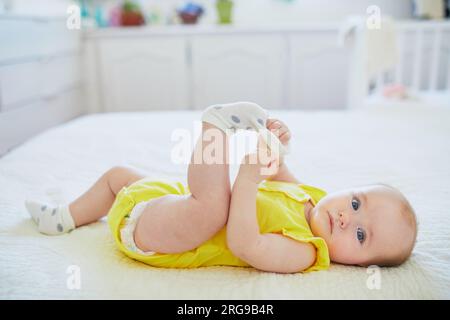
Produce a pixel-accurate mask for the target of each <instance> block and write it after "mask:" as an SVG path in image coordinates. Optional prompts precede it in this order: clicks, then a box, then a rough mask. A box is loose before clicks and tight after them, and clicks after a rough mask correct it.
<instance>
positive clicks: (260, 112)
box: [202, 102, 288, 155]
mask: <svg viewBox="0 0 450 320" xmlns="http://www.w3.org/2000/svg"><path fill="white" fill-rule="evenodd" d="M267 118H268V113H267V111H266V110H265V109H263V108H262V107H261V106H259V105H258V104H256V103H253V102H235V103H228V104H217V105H212V106H209V107H208V108H206V109H205V111H203V114H202V121H204V122H207V123H210V124H213V125H215V126H216V127H218V128H219V129H221V130H222V131H224V132H226V133H227V134H229V133H234V132H236V130H238V129H241V130H254V131H258V132H259V133H260V134H261V137H262V138H263V139H264V140H265V142H266V143H267V145H268V146H269V148H270V149H271V150H275V151H276V152H278V153H279V154H282V155H283V154H286V153H287V152H288V149H287V147H286V146H283V145H282V144H281V143H280V141H279V140H278V138H277V137H276V136H275V135H274V134H273V133H272V132H270V131H269V130H268V129H267V128H266V121H267Z"/></svg>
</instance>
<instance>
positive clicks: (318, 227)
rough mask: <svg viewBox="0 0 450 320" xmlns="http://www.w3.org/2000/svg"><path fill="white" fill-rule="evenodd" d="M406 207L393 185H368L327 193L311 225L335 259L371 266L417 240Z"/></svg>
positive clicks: (319, 204)
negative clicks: (414, 239) (405, 214)
mask: <svg viewBox="0 0 450 320" xmlns="http://www.w3.org/2000/svg"><path fill="white" fill-rule="evenodd" d="M403 208H404V205H403V202H402V200H401V199H400V197H399V195H398V194H396V193H395V192H394V191H393V190H391V189H390V188H388V187H385V186H368V187H363V188H359V189H351V190H346V191H340V192H336V193H332V194H329V195H327V196H325V197H324V198H322V199H321V200H320V201H319V202H318V203H317V205H316V206H315V207H314V208H313V210H312V211H311V213H310V217H309V224H310V227H311V230H312V232H313V234H314V235H316V236H319V237H321V238H323V239H324V240H325V242H326V243H327V245H328V249H329V252H330V258H331V260H332V261H334V262H337V263H343V264H352V265H367V264H368V262H369V261H371V260H373V259H377V258H379V257H386V256H393V255H395V254H396V253H397V252H399V250H401V249H402V248H403V247H405V246H406V244H407V243H411V241H413V240H412V238H413V237H414V229H413V228H412V227H411V226H410V224H408V223H407V222H406V221H407V219H406V218H405V216H404V214H403V212H404V210H403Z"/></svg>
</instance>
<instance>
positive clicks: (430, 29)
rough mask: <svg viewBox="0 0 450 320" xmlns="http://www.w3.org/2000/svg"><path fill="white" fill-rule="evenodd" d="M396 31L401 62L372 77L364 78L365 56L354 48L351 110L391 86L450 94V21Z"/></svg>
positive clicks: (406, 25)
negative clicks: (399, 85)
mask: <svg viewBox="0 0 450 320" xmlns="http://www.w3.org/2000/svg"><path fill="white" fill-rule="evenodd" d="M397 30H398V35H397V39H398V50H399V52H398V53H399V61H398V63H397V64H396V65H395V66H392V68H391V69H390V70H386V71H384V72H382V73H380V74H377V75H375V76H373V77H370V78H368V77H366V76H365V73H364V70H363V68H362V64H363V63H364V57H360V56H358V53H359V52H356V47H357V46H356V45H355V46H354V47H353V49H352V50H353V51H354V52H353V59H352V62H351V67H350V69H351V70H350V84H349V90H350V91H349V107H350V108H355V107H359V106H361V105H363V104H364V100H365V99H366V98H367V96H369V95H372V94H379V93H380V91H381V90H382V89H383V87H384V86H385V85H388V84H402V85H404V86H405V87H407V88H408V89H410V90H413V91H414V92H431V91H433V92H437V91H450V21H418V22H398V23H397ZM410 40H412V41H410ZM355 41H358V39H355ZM408 58H412V59H408ZM358 64H361V65H358Z"/></svg>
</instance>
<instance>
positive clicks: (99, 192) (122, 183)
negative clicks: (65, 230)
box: [69, 167, 144, 227]
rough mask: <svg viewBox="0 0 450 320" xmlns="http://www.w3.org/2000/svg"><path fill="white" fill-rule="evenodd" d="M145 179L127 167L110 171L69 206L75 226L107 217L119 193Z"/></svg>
mask: <svg viewBox="0 0 450 320" xmlns="http://www.w3.org/2000/svg"><path fill="white" fill-rule="evenodd" d="M143 177H144V176H143V175H141V174H139V173H138V172H136V171H134V170H132V169H129V168H126V167H113V168H111V169H109V170H108V171H107V172H105V173H104V174H103V175H102V176H101V177H100V179H98V180H97V182H95V184H94V185H93V186H92V187H91V188H90V189H89V190H88V191H86V192H85V193H84V194H83V195H81V196H80V197H79V198H77V199H76V200H75V201H73V202H72V203H71V204H70V205H69V210H70V213H71V215H72V218H73V220H74V222H75V226H76V227H79V226H82V225H85V224H88V223H91V222H94V221H97V220H99V219H100V218H102V217H104V216H106V215H107V214H108V211H109V209H111V206H112V204H113V202H114V200H115V198H116V195H117V193H118V192H119V191H120V190H121V189H122V188H123V187H126V186H129V185H130V184H132V183H133V182H135V181H138V180H140V179H142V178H143Z"/></svg>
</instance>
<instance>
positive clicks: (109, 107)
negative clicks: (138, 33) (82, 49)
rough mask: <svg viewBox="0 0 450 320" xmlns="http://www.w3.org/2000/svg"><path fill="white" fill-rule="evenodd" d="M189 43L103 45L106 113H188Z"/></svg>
mask: <svg viewBox="0 0 450 320" xmlns="http://www.w3.org/2000/svg"><path fill="white" fill-rule="evenodd" d="M185 41H186V40H184V39H182V38H177V37H171V38H163V37H155V38H153V39H148V38H132V39H126V38H118V39H102V40H101V41H100V44H99V45H100V47H99V49H100V52H99V54H100V63H101V82H102V89H103V90H102V102H103V106H104V109H105V111H145V110H159V109H185V108H186V106H187V104H188V99H187V92H188V90H187V63H186V43H185Z"/></svg>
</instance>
